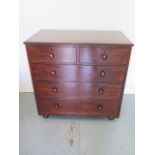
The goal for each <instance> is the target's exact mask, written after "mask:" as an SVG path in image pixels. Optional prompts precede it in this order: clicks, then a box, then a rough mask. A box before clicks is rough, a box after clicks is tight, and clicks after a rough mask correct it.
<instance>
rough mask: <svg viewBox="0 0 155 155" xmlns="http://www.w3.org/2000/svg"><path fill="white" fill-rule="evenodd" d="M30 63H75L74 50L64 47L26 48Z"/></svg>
mask: <svg viewBox="0 0 155 155" xmlns="http://www.w3.org/2000/svg"><path fill="white" fill-rule="evenodd" d="M27 52H28V56H29V60H30V62H48V63H76V48H75V47H66V46H28V47H27Z"/></svg>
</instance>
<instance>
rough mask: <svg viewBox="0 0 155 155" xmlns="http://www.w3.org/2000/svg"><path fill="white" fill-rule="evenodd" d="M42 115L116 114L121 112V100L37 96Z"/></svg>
mask: <svg viewBox="0 0 155 155" xmlns="http://www.w3.org/2000/svg"><path fill="white" fill-rule="evenodd" d="M37 100H38V111H39V114H40V115H45V114H46V115H51V114H53V115H54V114H60V115H94V116H98V115H101V116H102V115H106V116H116V115H117V114H118V112H119V103H120V102H119V100H112V99H111V100H78V99H52V98H50V97H41V96H38V97H37Z"/></svg>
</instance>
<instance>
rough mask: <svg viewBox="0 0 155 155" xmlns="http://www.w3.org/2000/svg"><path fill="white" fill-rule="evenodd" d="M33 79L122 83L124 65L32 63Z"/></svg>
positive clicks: (124, 70)
mask: <svg viewBox="0 0 155 155" xmlns="http://www.w3.org/2000/svg"><path fill="white" fill-rule="evenodd" d="M32 71H33V77H34V79H35V80H47V81H76V82H77V81H79V82H107V83H122V82H123V80H124V76H125V72H126V67H119V66H117V67H116V66H75V65H64V66H62V65H50V64H32Z"/></svg>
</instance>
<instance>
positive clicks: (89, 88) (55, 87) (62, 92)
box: [34, 81, 122, 99]
mask: <svg viewBox="0 0 155 155" xmlns="http://www.w3.org/2000/svg"><path fill="white" fill-rule="evenodd" d="M34 86H35V91H36V94H37V95H42V96H52V97H80V98H92V97H93V98H98V99H99V98H100V99H111V98H114V99H119V98H120V96H121V89H122V85H120V84H104V83H96V84H94V83H74V82H70V83H69V82H65V83H52V82H41V81H39V82H38V81H35V83H34Z"/></svg>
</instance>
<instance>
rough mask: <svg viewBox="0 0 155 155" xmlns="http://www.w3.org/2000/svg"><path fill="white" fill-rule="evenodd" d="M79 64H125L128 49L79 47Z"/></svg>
mask: <svg viewBox="0 0 155 155" xmlns="http://www.w3.org/2000/svg"><path fill="white" fill-rule="evenodd" d="M79 50H80V60H79V61H80V63H81V64H102V65H127V64H128V61H129V55H130V50H129V49H128V48H123V47H122V48H121V47H104V46H101V47H100V46H97V47H93V46H88V47H87V46H86V47H85V46H84V47H82V46H81V47H80V49H79Z"/></svg>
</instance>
